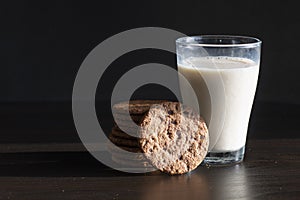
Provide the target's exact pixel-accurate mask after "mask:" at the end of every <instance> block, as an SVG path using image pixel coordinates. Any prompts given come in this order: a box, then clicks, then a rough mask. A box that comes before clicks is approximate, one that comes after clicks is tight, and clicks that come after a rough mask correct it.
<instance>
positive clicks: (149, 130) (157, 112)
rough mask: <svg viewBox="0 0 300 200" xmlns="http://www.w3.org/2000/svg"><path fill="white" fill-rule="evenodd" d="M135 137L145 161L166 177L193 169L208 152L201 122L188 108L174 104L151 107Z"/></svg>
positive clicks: (204, 131) (168, 103) (203, 124)
mask: <svg viewBox="0 0 300 200" xmlns="http://www.w3.org/2000/svg"><path fill="white" fill-rule="evenodd" d="M139 135H140V139H139V143H140V146H141V149H142V151H143V152H144V155H145V156H146V158H147V159H148V160H149V162H150V163H151V164H152V165H153V166H154V167H156V168H157V169H159V170H161V171H163V172H166V173H169V174H183V173H186V172H189V171H191V170H193V169H195V168H196V167H197V166H198V165H199V164H200V163H201V162H202V161H203V159H204V157H205V156H206V154H207V150H208V139H209V137H208V130H207V127H206V124H205V122H204V121H203V119H202V118H201V117H200V116H199V114H198V113H197V112H195V111H194V110H193V109H192V108H190V107H187V106H183V105H181V104H180V103H178V102H164V103H160V104H156V105H153V106H152V107H151V109H150V110H149V112H148V113H147V114H146V115H145V117H144V119H143V120H142V122H141V128H140V130H139Z"/></svg>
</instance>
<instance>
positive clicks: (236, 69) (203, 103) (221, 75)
mask: <svg viewBox="0 0 300 200" xmlns="http://www.w3.org/2000/svg"><path fill="white" fill-rule="evenodd" d="M178 71H179V72H180V73H181V74H182V75H184V77H185V78H186V79H187V80H188V81H189V82H190V84H191V86H192V87H193V89H194V90H195V92H196V95H197V98H198V102H199V105H200V114H201V116H203V117H204V119H205V120H206V122H207V124H208V127H209V135H210V136H209V137H210V138H209V139H210V146H209V151H210V152H230V151H236V150H239V149H241V148H242V147H243V146H244V145H245V142H246V137H247V129H248V122H249V117H250V113H251V107H252V104H253V99H254V95H255V90H256V85H257V79H258V72H259V65H258V64H256V63H255V62H253V61H251V60H249V59H245V58H238V57H197V58H196V57H192V58H189V59H187V60H184V61H183V62H182V63H179V65H178ZM179 81H180V90H181V93H182V96H183V99H184V101H185V102H188V101H189V98H191V97H190V94H188V93H187V90H186V89H185V86H184V84H183V81H182V78H180V77H179Z"/></svg>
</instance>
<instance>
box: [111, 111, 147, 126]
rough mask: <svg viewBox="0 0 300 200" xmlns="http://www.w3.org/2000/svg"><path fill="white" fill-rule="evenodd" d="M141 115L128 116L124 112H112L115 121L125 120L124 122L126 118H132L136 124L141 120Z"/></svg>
mask: <svg viewBox="0 0 300 200" xmlns="http://www.w3.org/2000/svg"><path fill="white" fill-rule="evenodd" d="M143 116H144V115H130V118H129V116H128V115H125V114H118V113H115V114H114V118H115V121H125V122H127V121H128V120H132V121H134V122H135V123H136V124H139V123H140V122H141V120H142V118H143Z"/></svg>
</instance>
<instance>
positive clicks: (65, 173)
mask: <svg viewBox="0 0 300 200" xmlns="http://www.w3.org/2000/svg"><path fill="white" fill-rule="evenodd" d="M12 108H15V106H13V107H12ZM12 108H9V107H7V106H6V107H5V108H3V109H2V110H1V113H0V117H1V121H2V127H1V134H2V135H1V136H0V138H1V141H0V142H1V144H0V199H30V200H34V199H98V200H99V199H300V139H299V138H298V135H296V134H295V133H297V134H298V133H299V132H298V131H297V130H296V129H295V127H296V126H291V127H292V128H290V129H289V130H290V131H292V132H293V134H292V133H291V132H289V131H286V135H289V137H284V136H285V132H281V137H279V136H278V135H276V136H275V135H274V137H272V138H270V137H268V136H269V135H271V134H276V133H277V132H280V130H281V129H280V128H281V127H280V126H281V125H279V124H278V128H277V129H276V130H275V129H274V132H271V130H269V129H267V127H265V128H264V127H262V128H260V129H259V130H261V132H260V133H263V132H266V134H265V136H262V137H253V136H251V134H252V133H250V137H249V139H248V142H247V148H246V157H245V160H244V162H242V163H241V164H238V165H234V166H227V167H207V166H200V167H198V168H197V169H196V170H194V171H193V172H191V173H189V174H185V175H180V176H169V175H166V174H163V173H160V172H151V173H146V174H129V173H124V172H119V171H116V170H113V169H111V168H109V167H106V166H104V165H103V164H101V163H100V162H98V161H97V160H95V159H94V158H93V157H92V156H91V155H90V154H89V153H88V152H86V150H85V149H84V147H83V146H82V145H81V144H80V141H78V138H77V139H76V136H74V134H76V132H75V130H74V127H73V124H71V122H72V118H70V117H71V116H70V113H69V112H66V116H64V114H63V112H62V111H61V109H57V110H60V111H59V113H57V112H55V109H54V108H56V106H54V107H51V106H50V108H49V111H47V112H46V113H47V115H46V116H47V117H41V115H39V114H37V113H40V112H38V111H37V110H39V109H36V111H35V109H33V110H32V109H28V106H26V109H25V108H23V107H22V108H23V110H22V109H21V108H15V109H16V110H17V111H18V112H16V110H15V111H13V113H18V115H16V114H15V115H14V114H11V112H6V111H11V110H13V109H12ZM5 109H6V110H5ZM20 110H21V111H20ZM53 110H54V111H53ZM26 113H27V114H26ZM42 113H45V112H42ZM51 113H52V114H51ZM58 114H60V115H58ZM288 114H289V113H288ZM294 114H295V113H294ZM294 114H293V113H292V116H296V115H294ZM283 116H286V114H285V115H283ZM21 119H22V120H21ZM54 119H56V120H57V119H59V120H63V119H67V120H66V121H63V122H62V121H57V122H53V120H54ZM256 119H257V118H256ZM271 119H272V117H270V118H265V121H264V122H266V121H268V120H270V121H271ZM276 119H277V118H276ZM280 119H282V118H280ZM24 120H25V122H24ZM274 120H275V118H274ZM274 120H273V121H272V125H273V126H275V125H276V123H277V121H276V120H275V122H274ZM293 120H295V122H296V121H297V120H298V122H299V118H293ZM17 122H18V123H17ZM30 122H35V123H34V125H32V126H30V125H29V124H30ZM36 122H39V123H36ZM49 123H50V125H51V126H50V125H49ZM107 123H109V122H107ZM252 123H253V122H252ZM288 123H290V124H291V121H289V122H288ZM66 124H69V125H70V127H67V125H66ZM256 124H257V125H258V126H259V122H258V121H257V122H256ZM71 126H72V127H71ZM259 130H255V131H259ZM71 133H72V134H73V135H72V134H71ZM43 134H44V135H43ZM59 136H61V137H59ZM55 137H57V140H55ZM68 137H69V138H68ZM70 138H71V139H70ZM68 139H69V140H68Z"/></svg>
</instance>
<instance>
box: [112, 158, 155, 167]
mask: <svg viewBox="0 0 300 200" xmlns="http://www.w3.org/2000/svg"><path fill="white" fill-rule="evenodd" d="M112 160H113V161H114V162H116V163H118V164H120V165H123V166H126V167H132V168H139V169H144V170H149V168H150V169H153V166H152V165H151V164H150V163H149V162H147V161H136V162H129V161H127V160H123V159H120V158H117V157H114V156H112Z"/></svg>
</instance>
